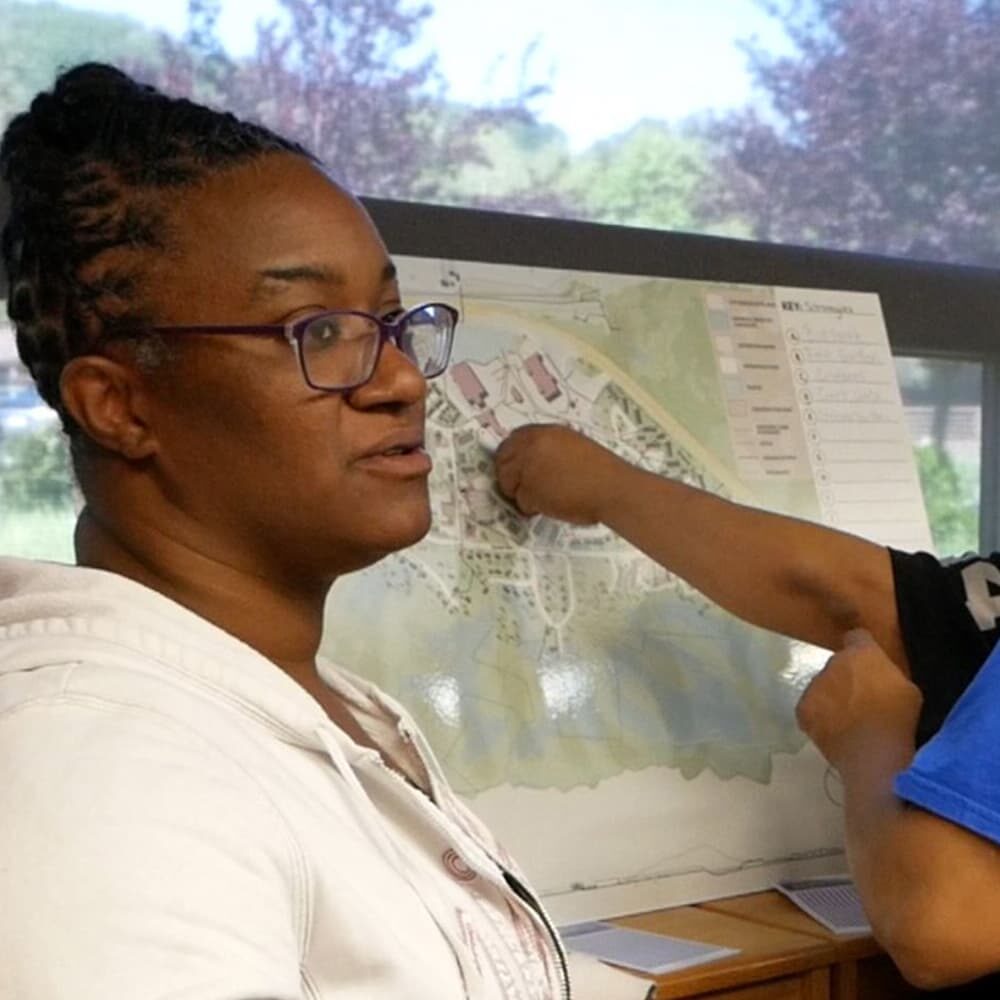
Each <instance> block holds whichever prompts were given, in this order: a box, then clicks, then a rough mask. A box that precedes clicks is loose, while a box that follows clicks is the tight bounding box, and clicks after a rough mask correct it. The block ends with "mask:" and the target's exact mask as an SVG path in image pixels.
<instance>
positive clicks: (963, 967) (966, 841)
mask: <svg viewBox="0 0 1000 1000" xmlns="http://www.w3.org/2000/svg"><path fill="white" fill-rule="evenodd" d="M912 757H913V743H912V740H902V741H897V742H895V743H894V744H888V745H887V744H886V742H885V741H884V740H870V741H866V740H865V739H863V738H862V739H856V740H854V741H853V742H852V745H851V748H850V760H849V761H847V762H846V763H845V762H843V761H842V762H840V764H839V765H838V770H839V771H840V773H841V777H842V778H843V781H844V793H845V795H844V819H845V829H846V839H847V853H848V859H849V861H850V866H851V871H852V873H853V875H854V879H855V882H856V883H857V886H858V891H859V893H860V895H861V898H862V901H863V902H864V905H865V911H866V912H867V913H868V916H869V919H870V920H871V923H872V928H873V931H874V933H875V936H876V938H877V939H878V940H879V941H880V943H881V944H882V945H883V947H884V948H885V949H886V951H888V952H889V954H890V956H891V957H892V958H893V960H894V961H895V962H896V964H897V965H898V966H899V968H900V969H901V970H902V972H903V974H904V975H905V976H906V978H907V979H909V980H910V981H911V982H913V983H914V984H915V985H917V986H920V987H922V988H924V989H937V988H940V987H942V986H949V985H955V984H958V983H963V982H967V981H969V980H971V979H976V978H978V977H980V976H984V975H987V974H989V973H991V972H995V971H997V969H1000V918H998V914H997V906H996V899H997V895H998V892H1000V861H998V850H997V848H996V847H995V846H994V845H993V844H992V843H990V842H989V841H987V840H984V839H983V838H981V837H978V836H976V835H975V834H973V833H971V832H969V831H968V830H965V829H963V828H961V827H958V826H955V825H953V824H951V823H949V822H947V821H945V820H943V819H940V818H939V817H937V816H934V815H933V814H931V813H928V812H924V811H923V810H921V809H917V808H914V807H911V806H908V805H906V804H905V803H904V802H902V801H901V800H900V799H898V798H896V796H895V795H894V794H893V792H892V784H893V778H894V777H895V775H896V774H897V773H898V772H899V771H901V770H903V769H904V768H905V767H906V766H907V765H908V764H909V763H910V760H911V759H912Z"/></svg>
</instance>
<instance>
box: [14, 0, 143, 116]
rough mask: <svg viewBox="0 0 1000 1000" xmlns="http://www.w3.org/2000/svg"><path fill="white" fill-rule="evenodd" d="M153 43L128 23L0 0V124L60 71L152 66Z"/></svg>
mask: <svg viewBox="0 0 1000 1000" xmlns="http://www.w3.org/2000/svg"><path fill="white" fill-rule="evenodd" d="M159 39H160V35H159V33H158V32H156V31H154V30H152V29H150V28H147V27H145V26H144V25H142V24H141V23H140V22H139V21H137V20H135V19H134V18H131V17H123V16H120V15H113V14H99V13H97V12H95V11H87V10H74V9H73V8H71V7H64V6H62V5H61V4H58V3H25V2H23V0H0V49H2V51H3V59H2V60H0V123H2V122H5V121H7V120H8V119H9V118H10V117H11V116H12V115H14V114H16V113H17V112H19V111H23V110H24V109H25V108H26V107H27V106H28V103H29V102H30V101H31V99H32V98H33V97H34V96H35V94H37V93H38V92H39V91H40V90H47V89H48V88H49V87H51V86H52V81H53V80H54V79H55V76H56V73H57V72H58V71H59V70H60V69H61V68H65V67H68V66H72V65H74V64H76V63H79V62H83V61H85V60H91V59H92V60H98V61H102V62H114V63H118V64H123V63H127V62H130V61H143V62H147V63H156V62H158V60H159V53H160V47H159V46H160V41H159Z"/></svg>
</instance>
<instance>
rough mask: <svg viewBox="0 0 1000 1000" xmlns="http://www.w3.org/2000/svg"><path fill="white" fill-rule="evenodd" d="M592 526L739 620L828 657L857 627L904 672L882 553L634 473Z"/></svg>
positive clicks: (626, 471)
mask: <svg viewBox="0 0 1000 1000" xmlns="http://www.w3.org/2000/svg"><path fill="white" fill-rule="evenodd" d="M601 520H602V521H603V522H604V523H605V524H607V525H608V527H610V528H611V529H612V530H614V531H616V532H617V533H618V534H620V535H622V536H623V537H624V538H626V539H628V541H630V542H631V543H632V544H633V545H635V546H636V547H637V548H639V549H641V550H642V551H643V552H645V553H646V554H647V555H648V556H650V558H652V559H655V560H656V561H657V562H658V563H660V564H661V565H663V566H665V567H666V568H667V569H668V570H670V571H671V572H673V573H676V574H677V575H678V576H680V577H682V578H683V579H685V580H687V581H688V582H689V583H690V584H691V585H692V586H694V587H696V588H697V589H698V590H700V591H701V592H702V593H704V594H705V595H706V596H707V597H709V598H710V599H711V600H713V601H715V602H716V603H717V604H719V605H721V606H722V607H724V608H726V609H727V610H728V611H731V612H732V613H733V614H735V615H737V616H738V617H740V618H743V619H745V620H746V621H749V622H752V623H753V624H755V625H759V626H761V627H763V628H767V629H771V630H773V631H776V632H780V633H783V634H785V635H788V636H791V637H793V638H797V639H801V640H803V641H806V642H811V643H815V644H816V645H820V646H824V647H826V648H828V649H832V648H835V647H836V646H837V645H838V643H839V641H840V637H841V635H842V634H843V633H844V632H845V631H846V630H848V629H850V628H855V627H859V626H860V627H864V628H867V629H868V630H869V631H870V632H871V633H872V634H873V635H874V636H875V638H876V640H877V641H878V642H879V644H880V645H881V646H882V647H883V648H884V649H885V650H886V651H887V652H888V653H889V654H890V656H891V657H892V658H893V659H894V660H895V662H897V663H899V664H900V665H901V666H904V667H905V666H906V660H905V654H904V652H903V647H902V642H901V639H900V636H899V631H898V622H897V619H896V608H895V596H894V589H893V580H892V567H891V563H890V559H889V554H888V551H887V550H886V549H884V548H883V547H881V546H878V545H874V544H872V543H871V542H867V541H865V540H864V539H861V538H857V537H856V536H853V535H848V534H844V533H843V532H839V531H835V530H833V529H830V528H826V527H824V526H822V525H818V524H812V523H809V522H806V521H801V520H797V519H794V518H789V517H783V516H780V515H775V514H770V513H768V512H766V511H760V510H755V509H753V508H750V507H744V506H742V505H740V504H735V503H732V502H730V501H728V500H724V499H722V498H720V497H716V496H714V495H712V494H710V493H706V492H704V491H702V490H697V489H692V488H691V487H688V486H685V485H684V484H683V483H679V482H677V481H675V480H670V479H666V478H663V477H660V476H656V475H653V474H651V473H648V472H644V471H643V470H641V469H637V468H634V467H629V468H622V470H621V477H620V478H618V479H617V480H616V483H615V488H614V489H613V490H609V492H608V497H607V500H606V502H605V503H604V504H603V506H602V517H601Z"/></svg>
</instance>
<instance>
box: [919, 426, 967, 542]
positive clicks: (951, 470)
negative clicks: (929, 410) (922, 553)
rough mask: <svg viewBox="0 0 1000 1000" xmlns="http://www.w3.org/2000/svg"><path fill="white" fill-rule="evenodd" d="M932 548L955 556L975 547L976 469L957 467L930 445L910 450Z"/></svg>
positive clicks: (942, 452) (940, 450)
mask: <svg viewBox="0 0 1000 1000" xmlns="http://www.w3.org/2000/svg"><path fill="white" fill-rule="evenodd" d="M914 453H915V455H916V459H917V471H918V472H919V474H920V485H921V488H922V489H923V494H924V504H925V505H926V507H927V517H928V520H929V521H930V524H931V534H932V536H933V538H934V547H935V549H936V550H937V552H938V553H939V554H940V555H943V556H956V555H962V554H963V553H965V552H975V551H976V550H977V549H978V547H979V481H978V469H976V468H973V467H968V468H963V467H959V466H957V465H956V464H955V462H954V461H953V460H952V458H951V456H950V455H948V453H947V452H946V451H944V450H943V449H941V448H939V447H938V446H937V445H934V444H927V445H921V446H919V447H917V448H914Z"/></svg>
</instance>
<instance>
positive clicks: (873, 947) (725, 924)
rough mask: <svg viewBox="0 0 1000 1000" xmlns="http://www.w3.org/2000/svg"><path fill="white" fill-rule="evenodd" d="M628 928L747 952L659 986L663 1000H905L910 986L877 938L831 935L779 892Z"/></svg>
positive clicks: (663, 914)
mask: <svg viewBox="0 0 1000 1000" xmlns="http://www.w3.org/2000/svg"><path fill="white" fill-rule="evenodd" d="M613 923H616V924H618V925H620V926H622V927H632V928H634V929H636V930H643V931H652V932H653V933H658V934H669V935H671V936H673V937H684V938H691V939H693V940H696V941H705V942H708V943H711V944H718V945H723V946H725V947H728V948H738V949H740V954H738V955H734V956H732V957H730V958H724V959H720V960H718V961H715V962H707V963H705V964H704V965H697V966H693V967H691V968H689V969H683V970H681V971H679V972H673V973H668V974H666V975H663V976H659V977H657V979H656V984H657V994H656V996H657V998H658V1000H672V998H678V997H711V998H719V1000H855V998H857V1000H898V998H903V997H917V996H921V995H923V994H921V993H920V991H919V990H916V989H914V988H913V987H912V986H909V985H908V984H907V983H906V982H905V981H904V980H903V978H902V977H901V976H900V974H899V972H898V971H897V970H896V968H895V966H894V965H893V964H892V962H891V961H890V960H889V958H888V957H887V956H886V955H885V954H884V952H883V951H882V949H881V948H880V947H879V946H878V945H877V944H876V943H875V941H874V940H873V939H872V937H871V936H870V935H854V936H850V937H846V936H842V935H837V934H831V933H830V932H828V931H827V930H826V929H825V928H824V927H823V926H822V925H821V924H819V923H817V922H816V921H815V920H813V919H812V918H811V917H809V916H808V915H807V914H805V913H803V912H802V911H801V910H799V909H798V907H796V906H795V905H794V904H793V903H791V902H789V900H787V899H785V897H784V896H782V895H780V894H779V893H777V892H758V893H754V894H752V895H749V896H736V897H733V898H731V899H719V900H715V901H712V902H708V903H701V904H699V905H697V906H681V907H676V908H674V909H669V910H655V911H653V912H651V913H641V914H636V915H634V916H629V917H620V918H618V919H616V920H614V921H613Z"/></svg>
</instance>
